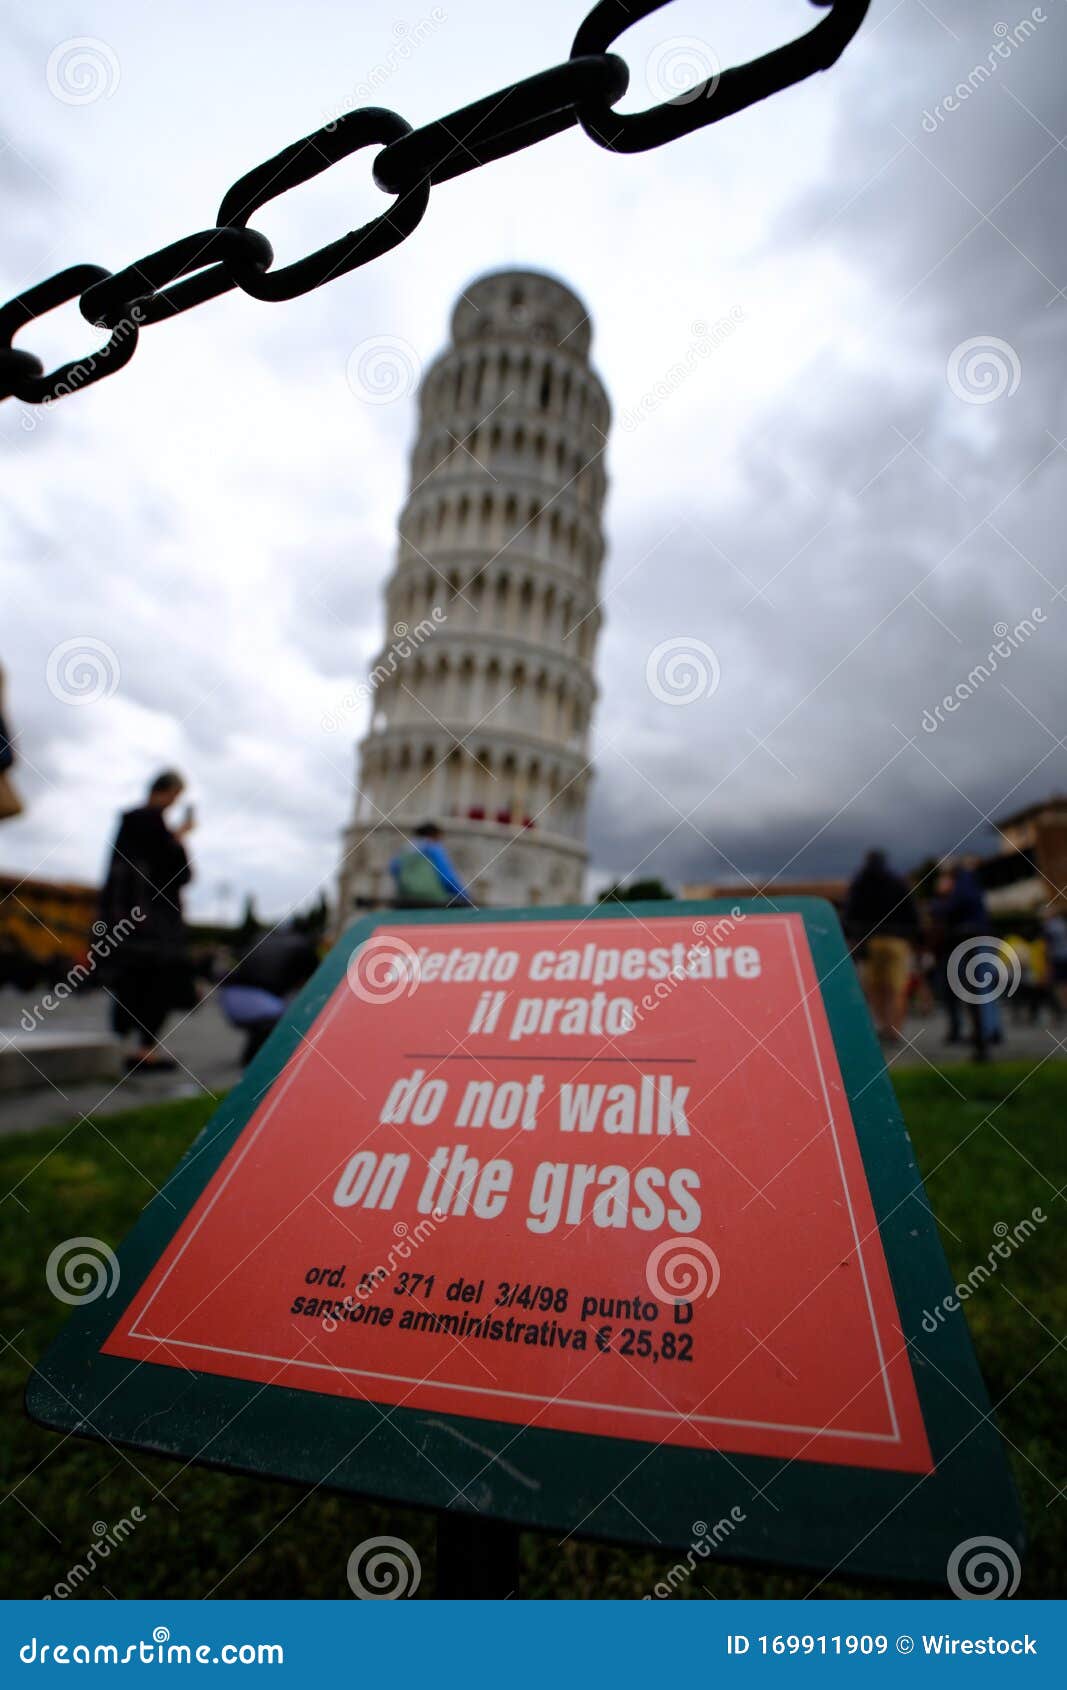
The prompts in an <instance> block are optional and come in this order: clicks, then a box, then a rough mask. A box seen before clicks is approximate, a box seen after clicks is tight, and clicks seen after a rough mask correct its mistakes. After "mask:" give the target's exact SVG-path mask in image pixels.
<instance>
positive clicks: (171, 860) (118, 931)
mask: <svg viewBox="0 0 1067 1690" xmlns="http://www.w3.org/2000/svg"><path fill="white" fill-rule="evenodd" d="M184 790H185V782H184V780H183V779H182V777H181V775H180V774H178V773H177V771H176V770H174V769H164V770H163V772H162V773H161V774H158V775H157V776H156V778H155V779H154V780H153V782H152V784H151V786H150V787H149V789H148V794H147V797H146V799H145V802H144V803H143V804H140V805H138V806H137V808H136V809H133V810H127V811H126V812H125V814H124V815H123V817H122V819H121V821H120V823H119V828H118V832H117V834H116V835H115V841H114V844H113V845H112V847H111V858H110V862H109V864H108V871H107V876H106V879H105V881H104V888H103V893H102V895H101V902H100V913H101V917H102V919H103V920H104V921H105V922H106V923H107V925H108V930H109V932H108V938H109V942H110V945H111V956H110V959H109V973H110V976H111V978H110V980H109V982H108V985H109V989H110V992H111V998H112V1004H113V1009H112V1026H113V1028H114V1031H115V1033H116V1034H117V1035H118V1037H119V1038H126V1037H129V1036H131V1035H132V1037H133V1038H134V1040H135V1044H134V1049H133V1052H132V1054H131V1055H129V1056H128V1057H127V1059H126V1067H127V1069H130V1070H132V1069H135V1068H136V1069H138V1070H152V1071H155V1070H169V1069H174V1068H176V1067H177V1063H176V1062H175V1061H174V1059H173V1058H172V1057H170V1056H168V1055H167V1053H166V1051H165V1050H161V1048H160V1034H161V1033H162V1030H163V1025H164V1023H165V1021H166V1019H167V1016H168V1015H169V1014H171V1012H172V1011H173V1010H176V1009H191V1008H192V1007H193V1005H194V1004H195V1003H196V989H195V982H194V979H193V970H192V965H191V962H190V959H189V950H188V942H187V938H186V932H185V921H184V918H183V915H182V890H183V888H184V887H185V886H186V885H187V884H188V883H189V881H190V880H191V879H192V875H193V871H192V866H191V864H190V861H189V854H188V852H187V850H186V848H185V840H186V839H187V837H188V835H189V834H190V833H191V831H192V829H193V827H194V826H195V817H194V814H193V809H192V806H191V805H189V806H187V807H186V810H185V814H184V816H183V817H182V820H181V822H180V823H179V824H178V825H177V827H173V828H172V827H170V826H169V825H168V823H167V815H166V813H167V811H168V810H169V809H170V807H171V805H172V804H174V803H175V802H176V801H177V800H178V799H179V798H180V797H181V795H182V793H183V792H184Z"/></svg>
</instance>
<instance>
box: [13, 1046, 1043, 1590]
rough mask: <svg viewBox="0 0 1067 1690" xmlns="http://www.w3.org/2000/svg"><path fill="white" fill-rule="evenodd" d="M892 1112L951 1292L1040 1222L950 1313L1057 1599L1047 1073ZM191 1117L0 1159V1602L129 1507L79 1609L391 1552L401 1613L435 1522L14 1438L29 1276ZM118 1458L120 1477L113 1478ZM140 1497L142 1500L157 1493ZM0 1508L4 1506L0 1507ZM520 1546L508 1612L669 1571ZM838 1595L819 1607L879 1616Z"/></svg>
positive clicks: (609, 1555) (38, 1283) (24, 1432)
mask: <svg viewBox="0 0 1067 1690" xmlns="http://www.w3.org/2000/svg"><path fill="white" fill-rule="evenodd" d="M896 1084H897V1091H898V1094H899V1097H900V1101H901V1105H902V1107H903V1110H904V1114H905V1118H906V1119H907V1122H908V1125H909V1128H910V1130H911V1133H912V1137H913V1140H914V1142H915V1146H916V1150H917V1153H918V1156H919V1161H920V1163H921V1166H922V1168H923V1171H924V1175H925V1177H926V1180H927V1189H928V1192H929V1196H930V1201H931V1204H932V1206H933V1209H934V1212H935V1214H936V1215H937V1218H938V1221H939V1223H940V1225H941V1231H942V1238H943V1241H944V1245H945V1250H946V1252H947V1254H948V1258H949V1262H950V1264H951V1267H952V1271H953V1275H954V1277H957V1278H962V1277H964V1276H965V1275H966V1274H967V1272H968V1271H969V1270H970V1268H971V1267H972V1266H973V1265H974V1263H975V1262H977V1261H979V1260H984V1259H985V1257H986V1255H987V1253H988V1250H989V1248H990V1245H991V1243H993V1242H994V1241H995V1237H996V1235H995V1234H994V1227H995V1226H996V1224H997V1222H998V1221H1004V1222H1007V1223H1008V1224H1009V1225H1014V1224H1015V1223H1016V1222H1017V1221H1018V1220H1020V1219H1021V1218H1022V1217H1024V1216H1026V1215H1029V1214H1030V1211H1031V1210H1032V1209H1033V1208H1034V1206H1035V1205H1039V1206H1040V1207H1041V1208H1042V1209H1043V1211H1044V1213H1045V1214H1046V1215H1047V1216H1048V1217H1049V1219H1048V1222H1047V1223H1046V1224H1045V1225H1044V1226H1042V1227H1040V1228H1039V1230H1038V1231H1037V1232H1036V1234H1035V1235H1034V1236H1033V1237H1032V1238H1031V1239H1030V1240H1029V1241H1028V1242H1027V1243H1026V1244H1025V1245H1024V1246H1023V1247H1022V1248H1020V1249H1019V1250H1018V1251H1017V1253H1016V1254H1014V1255H1013V1256H1012V1257H1011V1259H1010V1260H1009V1261H1006V1262H1005V1263H1004V1264H1003V1265H1002V1268H1001V1271H1000V1272H999V1273H998V1274H997V1275H996V1277H995V1278H994V1279H991V1280H990V1281H989V1282H988V1283H986V1284H985V1285H984V1286H982V1287H981V1288H980V1289H979V1291H978V1292H977V1293H976V1295H975V1296H974V1297H973V1299H972V1300H971V1301H970V1302H969V1303H968V1305H967V1318H968V1322H969V1324H970V1329H971V1333H972V1335H973V1338H974V1342H975V1345H976V1348H977V1351H978V1358H979V1361H980V1363H981V1367H982V1371H983V1373H984V1375H985V1379H986V1383H987V1385H988V1387H989V1392H990V1396H991V1398H992V1401H993V1402H994V1404H997V1405H999V1408H998V1421H999V1424H1000V1426H1001V1429H1002V1431H1003V1432H1004V1435H1005V1437H1006V1438H1007V1439H1009V1440H1010V1443H1009V1455H1010V1459H1011V1462H1012V1466H1013V1468H1014V1472H1015V1477H1016V1482H1017V1483H1018V1486H1019V1490H1020V1493H1021V1495H1022V1499H1023V1508H1024V1512H1025V1515H1026V1520H1027V1527H1028V1531H1029V1536H1030V1544H1031V1547H1030V1554H1029V1557H1028V1560H1027V1564H1026V1568H1025V1571H1024V1575H1023V1581H1022V1584H1021V1586H1020V1590H1019V1594H1020V1595H1021V1596H1046V1597H1047V1596H1054V1595H1055V1596H1062V1595H1063V1594H1064V1592H1065V1584H1067V1581H1065V1578H1064V1573H1063V1569H1064V1565H1065V1563H1067V1528H1065V1520H1067V1499H1065V1498H1063V1497H1061V1496H1059V1495H1058V1494H1057V1493H1058V1490H1059V1489H1060V1488H1062V1487H1063V1486H1064V1484H1065V1483H1067V1475H1065V1473H1064V1467H1063V1457H1062V1430H1063V1423H1064V1404H1065V1400H1067V1391H1065V1389H1064V1373H1065V1362H1064V1351H1063V1349H1062V1348H1060V1349H1057V1348H1056V1343H1057V1340H1058V1339H1060V1338H1062V1336H1063V1334H1064V1330H1065V1325H1067V1323H1065V1320H1064V1312H1065V1307H1064V1306H1065V1303H1067V1292H1065V1283H1064V1274H1063V1262H1062V1250H1061V1248H1060V1243H1059V1241H1060V1239H1061V1238H1062V1215H1063V1212H1064V1211H1063V1202H1064V1199H1063V1197H1058V1196H1056V1195H1055V1193H1056V1192H1057V1191H1058V1190H1059V1189H1060V1188H1062V1187H1063V1185H1064V1183H1065V1181H1067V1171H1065V1162H1067V1155H1065V1140H1064V1114H1065V1109H1064V1104H1065V1100H1067V1067H1064V1066H1061V1065H1057V1064H1053V1063H1048V1064H1046V1065H1044V1066H1042V1067H1040V1068H1038V1069H1030V1068H1028V1067H1027V1066H1026V1065H1024V1064H1018V1063H1004V1064H1001V1065H998V1066H991V1067H988V1068H984V1069H980V1068H966V1067H957V1068H953V1069H951V1070H947V1071H946V1072H945V1073H944V1074H943V1075H942V1074H937V1073H934V1072H933V1071H929V1070H921V1071H915V1070H911V1071H908V1072H906V1073H902V1074H901V1075H899V1076H898V1077H897V1081H896ZM212 1107H213V1105H212V1103H211V1101H210V1100H209V1099H197V1100H194V1101H189V1102H181V1103H172V1104H165V1105H161V1106H159V1107H157V1108H154V1109H143V1110H137V1111H134V1112H132V1113H130V1114H127V1115H121V1116H115V1117H111V1118H110V1119H108V1120H106V1121H102V1122H101V1123H100V1124H99V1125H98V1126H94V1125H93V1124H91V1123H88V1122H83V1123H82V1125H81V1126H79V1127H78V1128H77V1129H76V1130H75V1131H73V1132H71V1133H69V1136H67V1133H66V1129H63V1128H59V1129H49V1130H47V1131H43V1132H34V1133H28V1134H26V1135H24V1136H17V1137H9V1138H6V1139H4V1140H2V1141H0V1192H3V1193H8V1192H11V1193H12V1195H10V1196H7V1197H6V1199H5V1201H4V1203H3V1209H2V1217H3V1233H2V1239H0V1250H2V1258H0V1259H2V1262H3V1270H4V1271H3V1278H4V1284H5V1286H6V1291H7V1295H6V1305H7V1313H8V1321H7V1325H6V1330H5V1333H4V1338H5V1342H6V1347H5V1348H4V1350H3V1353H2V1356H0V1389H2V1391H3V1397H4V1409H5V1420H4V1427H5V1432H4V1436H3V1438H2V1440H0V1449H2V1461H3V1493H4V1496H5V1499H6V1500H5V1502H4V1507H5V1509H6V1510H7V1519H6V1522H5V1529H4V1533H3V1542H4V1545H5V1548H4V1551H3V1554H2V1556H0V1593H2V1594H3V1595H4V1596H30V1597H40V1596H44V1595H45V1594H47V1593H48V1592H49V1591H51V1590H52V1588H53V1586H54V1585H55V1584H56V1582H57V1581H58V1580H60V1579H62V1578H63V1577H64V1575H65V1573H66V1571H67V1569H68V1568H70V1567H71V1566H72V1565H73V1564H74V1563H75V1562H77V1561H78V1560H79V1559H81V1558H82V1557H83V1556H84V1554H85V1552H86V1550H87V1548H88V1546H89V1544H90V1543H91V1542H92V1541H93V1525H94V1522H103V1523H104V1524H105V1525H108V1526H112V1527H113V1526H114V1525H115V1524H116V1523H117V1522H118V1521H120V1520H121V1519H123V1518H124V1517H129V1516H130V1511H131V1509H132V1508H133V1507H134V1506H137V1507H139V1508H140V1509H141V1510H142V1512H143V1513H144V1516H145V1518H144V1521H143V1523H142V1524H140V1525H139V1526H138V1527H137V1529H136V1532H135V1533H134V1535H133V1536H132V1537H131V1538H130V1539H129V1541H127V1542H126V1543H125V1544H123V1545H121V1546H120V1547H119V1548H117V1549H115V1550H113V1551H112V1553H111V1554H110V1556H109V1557H108V1559H107V1560H106V1561H104V1562H103V1563H102V1565H101V1566H100V1567H99V1569H98V1570H97V1571H96V1572H95V1573H94V1574H93V1576H92V1577H91V1578H90V1579H88V1580H86V1582H85V1583H83V1584H82V1585H81V1586H80V1593H81V1594H82V1595H85V1596H88V1597H106V1596H108V1595H113V1596H116V1597H149V1596H167V1597H198V1596H205V1595H208V1594H209V1593H215V1594H217V1595H220V1596H227V1597H239V1596H245V1597H260V1598H262V1597H276V1596H317V1597H347V1596H348V1595H349V1594H350V1593H349V1589H348V1585H347V1582H346V1578H345V1568H346V1564H347V1561H348V1556H349V1554H350V1552H351V1550H352V1549H353V1548H354V1547H355V1545H356V1544H358V1543H360V1542H361V1541H362V1540H363V1539H364V1538H367V1537H373V1536H377V1535H380V1534H389V1535H391V1536H394V1537H401V1538H404V1539H406V1540H407V1541H408V1542H409V1543H410V1544H412V1546H413V1547H414V1548H415V1550H416V1552H417V1554H418V1555H419V1557H420V1560H421V1562H422V1568H423V1582H422V1587H421V1589H420V1591H419V1595H420V1596H432V1595H433V1592H434V1536H435V1533H434V1522H433V1519H432V1518H431V1517H430V1516H429V1515H426V1514H423V1513H419V1512H417V1511H415V1510H412V1509H403V1508H396V1507H392V1506H381V1505H377V1504H370V1503H364V1502H360V1501H356V1500H353V1499H351V1498H349V1497H343V1496H336V1495H330V1494H328V1493H326V1492H324V1491H316V1492H314V1493H312V1494H310V1495H309V1494H308V1493H307V1492H306V1490H304V1489H297V1488H295V1487H290V1486H286V1485H282V1484H275V1483H266V1482H263V1481H259V1480H250V1479H244V1478H237V1477H232V1476H230V1475H227V1474H223V1473H213V1472H210V1471H208V1470H206V1469H204V1468H199V1467H184V1466H183V1465H182V1464H181V1463H180V1462H177V1461H168V1460H164V1459H162V1458H160V1457H157V1456H148V1455H143V1454H141V1453H140V1452H139V1451H137V1450H130V1451H127V1452H124V1453H119V1452H116V1451H114V1450H112V1449H109V1448H108V1447H107V1446H106V1445H100V1444H96V1443H91V1442H86V1441H83V1440H81V1439H78V1438H74V1437H63V1436H61V1435H59V1434H56V1433H53V1432H47V1431H44V1430H43V1429H41V1428H40V1427H37V1426H34V1425H32V1424H31V1423H30V1421H29V1420H28V1419H27V1417H26V1414H25V1411H24V1409H23V1406H22V1393H23V1389H24V1386H25V1383H26V1376H27V1373H28V1372H29V1368H30V1366H31V1364H32V1363H33V1362H34V1361H35V1360H36V1359H37V1358H38V1357H39V1356H40V1355H41V1354H42V1352H43V1351H44V1349H45V1347H46V1345H47V1344H48V1342H49V1341H50V1339H51V1338H52V1336H53V1334H54V1333H55V1332H56V1331H57V1330H58V1328H59V1327H60V1325H61V1324H62V1322H63V1320H64V1318H65V1316H66V1312H67V1311H66V1310H65V1309H64V1308H63V1307H62V1306H61V1305H60V1304H58V1303H57V1302H56V1301H55V1300H54V1299H53V1297H52V1296H51V1295H50V1293H49V1291H48V1289H47V1287H46V1285H45V1279H44V1265H45V1262H46V1260H47V1257H48V1254H49V1251H50V1250H51V1248H52V1247H53V1245H54V1244H55V1242H56V1241H57V1240H58V1239H63V1238H69V1237H74V1236H77V1235H89V1236H92V1237H99V1238H102V1239H105V1240H106V1241H107V1242H108V1243H110V1244H111V1245H113V1246H114V1245H117V1244H118V1243H119V1242H120V1240H121V1239H122V1238H123V1237H124V1235H125V1234H126V1233H127V1232H128V1231H129V1229H130V1227H131V1226H132V1224H133V1222H134V1221H135V1220H136V1219H137V1216H138V1213H139V1212H140V1210H141V1209H142V1208H143V1206H144V1204H145V1203H146V1202H147V1201H148V1200H149V1198H151V1196H152V1195H153V1188H154V1187H156V1186H159V1185H160V1184H162V1182H163V1181H164V1179H165V1178H166V1176H167V1175H168V1174H169V1173H170V1171H171V1169H172V1168H173V1166H174V1164H175V1162H176V1161H177V1159H178V1157H179V1156H180V1154H181V1153H182V1151H183V1150H184V1149H185V1148H186V1146H187V1145H188V1144H189V1142H190V1140H191V1139H192V1138H193V1137H194V1136H195V1134H196V1133H197V1132H198V1131H199V1129H200V1127H201V1126H202V1125H203V1123H204V1122H205V1120H206V1119H207V1118H208V1116H209V1114H210V1113H211V1109H212ZM127 1457H128V1459H127ZM157 1488H159V1489H162V1493H163V1494H162V1495H159V1496H157V1495H156V1494H155V1492H156V1490H157ZM9 1493H11V1494H9ZM676 1560H677V1557H676V1556H675V1555H673V1554H667V1555H662V1556H661V1555H652V1554H644V1553H641V1552H635V1551H632V1550H623V1549H608V1548H603V1547H600V1546H597V1545H591V1544H583V1543H576V1542H573V1541H571V1542H569V1543H567V1544H566V1545H564V1546H563V1547H562V1548H560V1547H559V1546H558V1545H557V1543H556V1541H555V1540H554V1539H553V1538H550V1537H547V1536H540V1535H538V1534H534V1533H527V1534H526V1535H525V1536H524V1538H523V1594H524V1595H526V1596H530V1597H534V1596H540V1597H558V1598H565V1597H574V1596H600V1597H639V1596H642V1595H644V1594H645V1593H646V1592H648V1591H650V1590H651V1589H652V1587H653V1585H654V1584H655V1583H656V1581H657V1579H658V1578H661V1577H662V1576H663V1575H664V1573H665V1572H666V1570H667V1568H669V1567H670V1566H671V1565H672V1564H673V1563H674V1562H675V1561H676ZM813 1583H814V1579H813V1578H812V1577H811V1576H809V1575H804V1574H764V1573H754V1572H751V1571H742V1570H739V1569H737V1568H734V1567H730V1566H728V1565H726V1564H721V1565H720V1564H714V1563H711V1562H707V1563H701V1564H700V1565H699V1568H698V1572H697V1574H696V1575H695V1576H694V1577H693V1578H692V1579H690V1580H689V1581H687V1583H686V1584H685V1585H683V1586H681V1587H680V1588H679V1591H678V1596H679V1598H681V1599H689V1598H703V1597H706V1596H707V1595H709V1594H714V1595H715V1596H718V1597H730V1596H740V1597H759V1596H769V1597H789V1596H803V1595H805V1594H806V1593H807V1592H808V1591H809V1590H810V1589H811V1586H812V1585H813ZM894 1593H895V1592H894V1590H893V1588H892V1587H890V1588H888V1589H887V1590H885V1591H882V1592H879V1591H878V1590H877V1589H875V1588H874V1587H871V1586H869V1585H863V1586H861V1585H858V1584H853V1583H850V1582H847V1581H844V1580H841V1579H836V1580H833V1581H828V1582H827V1583H826V1584H824V1585H822V1586H820V1588H819V1592H818V1594H819V1595H821V1596H850V1595H870V1594H886V1595H893V1594H894Z"/></svg>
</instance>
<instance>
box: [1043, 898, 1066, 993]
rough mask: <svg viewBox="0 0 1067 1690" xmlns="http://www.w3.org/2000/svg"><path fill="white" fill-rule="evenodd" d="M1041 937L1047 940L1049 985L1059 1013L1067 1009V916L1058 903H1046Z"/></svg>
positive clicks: (1046, 954) (1046, 952) (1046, 953)
mask: <svg viewBox="0 0 1067 1690" xmlns="http://www.w3.org/2000/svg"><path fill="white" fill-rule="evenodd" d="M1041 937H1042V938H1043V940H1044V941H1045V956H1046V959H1047V964H1046V966H1047V970H1048V985H1049V991H1050V994H1051V998H1052V1001H1053V1003H1054V1005H1055V1007H1056V1012H1057V1015H1062V1014H1063V1013H1064V1011H1065V1010H1067V918H1065V917H1064V914H1063V911H1062V909H1060V908H1059V906H1058V905H1056V904H1046V905H1045V908H1044V910H1043V911H1042V913H1041Z"/></svg>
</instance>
